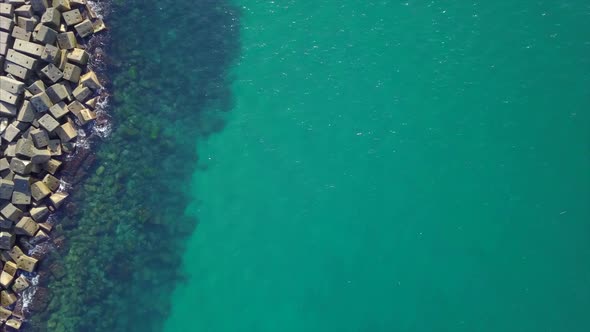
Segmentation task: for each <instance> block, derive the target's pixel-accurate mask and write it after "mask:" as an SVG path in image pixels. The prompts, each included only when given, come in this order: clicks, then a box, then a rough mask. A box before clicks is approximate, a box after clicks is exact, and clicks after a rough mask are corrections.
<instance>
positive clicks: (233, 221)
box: [49, 0, 590, 332]
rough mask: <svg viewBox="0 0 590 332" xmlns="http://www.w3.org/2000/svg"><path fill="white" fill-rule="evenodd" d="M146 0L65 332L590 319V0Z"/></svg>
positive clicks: (557, 328) (120, 82)
mask: <svg viewBox="0 0 590 332" xmlns="http://www.w3.org/2000/svg"><path fill="white" fill-rule="evenodd" d="M128 3H129V4H128V5H124V4H122V2H120V4H119V6H118V7H117V6H116V10H115V11H114V12H113V14H112V18H111V19H112V24H113V25H112V27H111V33H112V34H113V36H112V37H113V53H112V54H113V57H114V58H115V62H118V63H117V64H116V65H115V69H113V73H114V74H113V78H114V81H115V82H114V83H113V89H114V94H115V96H114V104H113V112H114V113H115V114H119V115H118V117H119V119H118V123H119V124H118V125H117V124H116V126H119V128H120V129H115V131H114V133H113V139H112V140H111V141H108V140H107V141H106V142H104V143H103V146H102V148H101V149H103V150H104V151H106V152H105V153H104V157H99V161H98V163H99V164H100V165H103V164H104V165H107V167H106V172H107V173H106V174H109V173H108V172H110V171H111V169H112V167H115V166H113V165H119V166H116V167H119V168H121V170H117V171H116V172H114V171H113V172H114V173H116V175H112V176H113V177H115V176H116V177H115V178H116V179H117V180H116V181H119V182H120V183H127V182H128V183H127V185H126V187H124V188H127V189H124V188H123V189H122V188H119V189H118V190H119V191H117V193H115V194H113V196H112V197H113V199H111V200H109V201H108V202H113V203H112V204H116V202H117V201H119V202H120V201H124V202H125V203H126V204H135V205H133V206H135V207H134V208H132V209H130V210H129V212H127V214H123V215H120V214H119V215H117V214H116V213H117V212H113V213H112V214H113V215H112V216H111V213H110V212H109V213H108V218H107V220H110V222H111V223H112V224H113V225H117V226H116V227H115V226H113V228H112V231H108V232H107V234H106V235H104V234H103V233H99V231H100V230H94V231H96V232H97V233H96V234H101V235H100V236H103V237H101V240H100V241H99V242H98V243H97V244H96V245H94V247H90V249H84V248H86V247H84V246H89V244H88V243H90V242H92V240H85V241H78V240H76V239H78V238H80V237H81V236H82V235H79V234H78V235H77V234H72V235H71V236H70V237H71V238H72V239H73V240H72V241H73V243H74V245H73V249H71V250H70V254H69V255H70V256H73V257H70V258H71V259H69V260H68V261H67V262H71V263H67V264H70V265H67V268H69V269H70V270H71V271H72V272H71V274H74V273H75V272H73V271H80V270H81V269H83V270H84V271H85V269H86V265H80V263H79V262H80V261H81V260H80V259H79V258H78V257H77V256H75V254H73V253H75V252H77V251H76V250H78V252H91V253H94V252H99V253H103V254H100V255H96V257H95V258H93V260H92V263H93V264H96V265H97V266H110V265H111V264H116V263H113V262H124V263H122V264H124V266H125V267H126V269H124V270H121V269H118V268H116V269H109V270H107V271H102V269H98V270H99V271H95V272H92V273H88V275H83V278H81V279H80V280H78V281H76V282H75V283H71V282H69V281H68V282H66V281H60V282H59V283H58V284H56V285H57V286H55V289H61V290H67V289H68V287H71V288H73V289H78V288H80V287H81V288H82V289H84V287H88V289H89V290H82V291H78V292H75V291H71V293H75V294H74V295H71V294H70V295H67V294H65V295H60V296H61V298H62V301H63V303H62V304H61V305H58V304H55V303H52V304H51V305H50V308H60V309H59V310H61V311H59V310H58V311H55V312H63V313H59V314H55V315H54V317H53V318H52V321H51V322H52V323H51V324H53V325H51V326H52V328H50V329H49V330H51V331H76V332H78V331H88V332H92V331H95V330H93V328H95V329H96V331H107V330H108V331H133V332H135V331H142V332H151V331H154V332H159V331H165V332H184V331H186V332H193V331H194V332H205V331H207V332H303V331H305V332H392V331H395V332H443V331H445V332H446V331H448V332H474V331H478V332H550V331H551V332H585V331H590V314H589V313H588V310H589V309H588V308H590V3H588V1H583V0H570V1H544V0H536V1H531V0H523V1H513V0H498V1H479V0H474V1H388V0H383V1H352V0H342V1H328V0H316V1H311V0H308V1H303V0H299V1H295V0H287V1H262V0H233V1H229V2H228V1H226V0H209V1H201V0H197V1H194V0H190V1H189V0H177V1H168V0H166V1H154V0H147V1H139V0H137V1H136V0H133V1H129V2H128ZM125 6H130V7H133V9H130V10H129V11H126V10H125V9H124V8H125ZM154 26H158V27H160V28H159V29H153V27H154ZM119 30H121V31H119ZM238 32H239V33H238ZM141 47H144V48H145V49H140V48H141ZM138 48H139V49H138ZM133 49H136V50H137V52H132V50H133ZM234 51H235V52H234ZM160 57H161V59H162V60H160ZM164 62H165V63H166V64H170V63H172V64H173V65H170V66H168V65H166V66H163V65H162V63H164ZM134 82H140V83H139V84H138V86H137V87H135V85H134V84H135V83H134ZM197 113H198V114H204V115H199V116H196V115H195V114H197ZM220 114H221V116H220ZM116 117H117V116H116ZM143 117H149V118H150V120H149V126H146V125H144V123H145V122H146V121H145V120H142V118H143ZM129 119H131V120H129ZM115 120H117V119H115ZM115 123H117V121H115ZM154 128H155V129H154ZM195 128H197V129H195ZM154 132H155V134H154ZM148 133H150V134H149V135H150V137H151V139H152V140H153V141H150V140H149V139H150V138H146V137H147V135H148ZM121 142H126V143H121ZM154 142H158V143H154ZM152 145H158V146H160V145H161V146H160V147H158V150H156V149H155V148H152ZM122 149H126V150H129V151H128V152H127V153H128V154H131V157H125V156H126V154H121V150H122ZM150 149H152V150H150ZM136 151H140V152H138V154H137V155H135V154H134V153H135V152H136ZM191 151H193V152H191ZM194 151H197V155H198V158H196V157H195V156H194ZM119 154H121V155H122V156H123V157H121V158H120V160H119V159H118V156H119ZM187 156H188V157H187ZM109 158H111V159H109ZM126 163H127V164H126ZM108 165H111V167H109V166H108ZM126 165H127V166H126ZM140 166H141V167H140ZM146 174H151V175H149V176H148V175H146ZM109 176H110V175H109ZM102 178H105V177H104V175H103V177H102ZM129 178H130V179H132V180H127V179H129ZM99 179H100V177H99ZM126 181H127V182H126ZM95 182H96V183H93V190H94V191H93V192H97V193H99V194H97V195H98V196H99V197H100V195H103V196H104V195H105V194H102V192H103V191H108V188H110V187H112V186H113V184H102V181H101V180H96V181H95ZM188 184H190V186H188V188H189V189H188V191H183V194H178V195H177V194H175V190H176V193H177V192H178V190H180V189H179V188H182V187H183V185H188ZM115 185H116V184H115ZM129 188H131V189H129ZM134 188H138V189H136V191H133V194H128V196H119V195H121V193H125V192H127V193H129V190H135V189H134ZM125 190H127V191H125ZM86 192H88V191H86ZM85 195H87V196H88V197H90V196H92V194H85ZM85 197H86V196H85ZM183 197H184V198H183ZM88 199H89V198H84V197H81V198H80V201H81V202H85V201H87V200H88ZM130 201H131V203H128V202H130ZM146 201H147V202H151V203H149V204H144V203H143V202H146ZM98 202H99V203H96V204H97V206H102V204H103V203H100V202H101V200H100V199H98ZM81 204H86V203H81ZM108 204H111V203H108ZM187 204H188V207H187V208H186V210H183V209H184V207H185V206H187ZM144 205H145V206H144ZM120 209H124V210H127V206H126V205H125V204H124V205H123V207H120ZM112 210H113V211H119V210H118V208H113V209H112ZM82 211H83V212H81V213H82V214H88V213H87V212H85V211H86V210H85V209H82ZM152 215H157V216H158V217H157V218H152V217H150V216H152ZM97 216H100V218H101V219H100V220H101V221H102V220H104V219H105V218H103V216H104V214H103V213H102V212H96V214H95V215H94V217H92V216H89V217H88V218H87V219H88V221H87V222H81V223H80V224H81V226H80V227H79V228H76V229H79V231H72V232H73V233H75V232H78V233H84V232H87V233H88V231H85V229H86V228H84V227H85V226H84V225H90V226H87V227H88V228H89V229H91V230H92V225H96V222H95V220H96V218H97ZM93 218H94V219H93ZM195 218H196V219H198V225H197V226H196V228H195V227H194V224H193V223H192V222H191V221H190V220H194V219H195ZM83 220H85V219H83ZM137 220H142V221H141V225H138V224H139V222H137ZM119 223H121V224H120V225H119ZM185 223H186V224H185ZM185 225H186V226H185ZM178 229H180V230H181V231H182V232H184V233H181V234H182V235H179V236H178V237H176V234H179V230H178ZM193 230H194V231H193ZM90 233H91V232H90ZM91 234H94V233H91ZM141 234H144V235H143V236H142V235H141ZM107 239H112V240H111V241H112V243H115V244H112V243H111V242H108V240H107ZM105 241H107V243H106V244H104V243H105ZM119 243H123V244H124V246H123V245H121V248H118V247H117V245H116V244H119ZM76 245H78V247H76ZM113 247H115V249H114V251H115V253H113ZM76 248H82V249H76ZM84 250H86V251H84ZM115 254H116V255H115ZM80 255H86V256H87V255H88V254H80ZM113 257H114V258H113ZM154 257H157V259H156V258H154ZM181 259H182V263H181ZM76 264H77V265H76ZM180 264H182V265H180ZM177 269H180V271H181V272H182V273H181V275H180V277H179V276H177V274H176V273H175V271H176V270H177ZM68 275H70V274H68ZM66 280H67V279H66ZM88 280H92V282H93V284H88V282H87V281H88ZM50 287H51V286H50ZM90 289H91V290H94V291H93V292H95V293H96V294H94V295H93V296H92V297H91V296H90V295H88V293H89V292H91V291H90ZM64 292H66V293H67V291H64ZM73 297H75V298H76V299H78V300H77V302H72V300H71V299H72V298H73ZM64 299H67V300H64ZM66 302H70V303H76V305H75V307H73V308H72V307H67V303H66ZM86 307H87V308H91V309H90V310H82V308H86ZM52 310H53V309H52ZM121 313H122V314H121ZM98 326H101V327H100V328H99V327H98ZM56 327H59V329H58V328H56Z"/></svg>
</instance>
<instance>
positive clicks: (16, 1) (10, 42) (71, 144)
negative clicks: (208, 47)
mask: <svg viewBox="0 0 590 332" xmlns="http://www.w3.org/2000/svg"><path fill="white" fill-rule="evenodd" d="M104 30H105V25H104V22H103V21H102V19H101V18H100V17H98V15H97V14H96V13H95V12H94V11H93V9H92V8H91V6H90V5H89V4H88V3H87V1H86V0H53V1H48V0H0V137H1V138H0V140H1V146H0V176H1V177H2V178H1V179H0V260H1V263H0V267H1V271H2V272H1V276H0V286H1V291H0V297H1V307H0V326H2V328H3V329H7V330H19V329H20V328H21V326H22V324H23V321H24V320H25V319H26V318H27V317H26V315H27V313H28V311H27V310H26V309H27V306H28V305H32V306H33V308H30V309H32V311H34V310H35V308H34V307H35V306H41V307H42V306H43V303H39V300H38V299H41V300H40V301H41V302H44V300H43V298H44V296H43V294H42V293H43V291H42V289H37V287H35V285H36V284H38V283H39V277H43V273H39V274H38V273H37V270H38V266H40V265H46V264H43V261H44V258H45V256H47V254H48V252H49V251H50V250H51V248H55V247H58V248H59V247H60V246H61V245H62V244H63V241H64V238H63V236H61V235H60V234H59V232H55V231H53V232H52V230H53V229H54V226H56V225H57V223H56V222H55V220H56V219H57V218H53V216H52V215H53V214H54V213H55V212H57V209H58V208H59V207H61V206H63V205H66V209H67V205H68V203H67V197H68V194H69V193H68V191H69V188H71V184H76V183H78V182H80V180H81V179H82V178H83V177H84V176H85V174H86V172H87V171H88V169H89V168H90V166H91V164H92V160H93V158H92V153H91V151H90V149H89V147H88V144H87V142H85V141H86V140H87V138H88V137H89V136H90V132H89V131H90V129H91V128H92V126H94V125H96V123H97V122H98V124H102V125H104V124H105V121H106V120H105V119H104V117H103V118H101V116H100V114H101V113H100V112H98V115H97V111H98V108H99V107H100V104H101V99H104V98H105V97H104V95H103V85H102V84H101V81H100V80H99V78H98V75H97V74H96V73H95V71H93V70H92V68H91V66H89V64H90V61H91V60H92V59H91V58H92V54H93V49H92V45H91V43H90V42H89V41H90V40H91V38H92V37H93V36H94V34H96V33H99V32H101V31H104ZM52 233H57V234H52ZM49 264H50V265H47V270H48V271H50V273H52V274H54V275H55V274H59V273H60V270H59V264H55V263H51V262H50V263H49ZM33 297H34V298H35V299H34V300H33ZM45 305H46V304H45ZM37 309H40V308H37Z"/></svg>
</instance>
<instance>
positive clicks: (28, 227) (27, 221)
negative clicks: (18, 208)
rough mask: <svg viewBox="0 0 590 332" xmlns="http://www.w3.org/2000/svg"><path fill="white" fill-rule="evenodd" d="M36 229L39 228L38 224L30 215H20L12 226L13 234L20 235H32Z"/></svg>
mask: <svg viewBox="0 0 590 332" xmlns="http://www.w3.org/2000/svg"><path fill="white" fill-rule="evenodd" d="M37 230H39V224H37V223H36V222H35V221H34V220H33V218H31V217H22V218H21V220H20V221H19V222H18V223H17V224H16V226H14V232H15V234H20V235H28V236H33V235H35V233H37ZM11 248H12V247H11Z"/></svg>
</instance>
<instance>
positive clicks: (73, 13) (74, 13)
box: [62, 9, 84, 26]
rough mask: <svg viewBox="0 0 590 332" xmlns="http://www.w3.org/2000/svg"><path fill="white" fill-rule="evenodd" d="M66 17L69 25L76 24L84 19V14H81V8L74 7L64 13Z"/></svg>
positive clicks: (65, 20)
mask: <svg viewBox="0 0 590 332" xmlns="http://www.w3.org/2000/svg"><path fill="white" fill-rule="evenodd" d="M62 16H63V18H64V22H65V23H66V25H67V26H72V25H76V24H78V23H80V22H82V21H83V20H84V18H83V17H82V15H81V14H80V10H78V9H73V10H70V11H67V12H64V13H62Z"/></svg>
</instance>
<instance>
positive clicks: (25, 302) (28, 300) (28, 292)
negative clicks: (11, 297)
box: [21, 275, 39, 311]
mask: <svg viewBox="0 0 590 332" xmlns="http://www.w3.org/2000/svg"><path fill="white" fill-rule="evenodd" d="M29 281H30V282H31V287H29V288H27V289H25V290H24V291H23V293H22V297H21V298H22V306H23V310H26V311H28V308H29V307H30V306H31V304H32V303H33V298H34V297H35V293H37V286H38V285H39V275H35V276H34V277H32V278H30V280H29Z"/></svg>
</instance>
